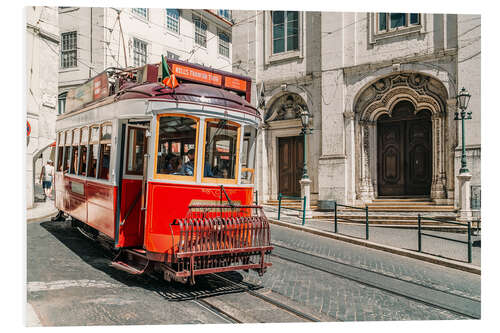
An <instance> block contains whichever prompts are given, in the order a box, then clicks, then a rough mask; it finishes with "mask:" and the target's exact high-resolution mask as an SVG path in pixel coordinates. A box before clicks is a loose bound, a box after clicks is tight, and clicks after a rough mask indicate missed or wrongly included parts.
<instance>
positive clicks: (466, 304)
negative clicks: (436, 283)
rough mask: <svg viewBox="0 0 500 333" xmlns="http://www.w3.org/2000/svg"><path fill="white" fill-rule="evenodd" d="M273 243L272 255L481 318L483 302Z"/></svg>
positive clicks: (457, 312)
mask: <svg viewBox="0 0 500 333" xmlns="http://www.w3.org/2000/svg"><path fill="white" fill-rule="evenodd" d="M272 245H273V246H274V249H273V252H272V254H271V255H272V256H275V257H278V258H281V259H283V260H286V261H290V262H294V263H296V264H300V265H303V266H306V267H309V268H313V269H316V270H320V271H323V272H326V273H330V274H333V275H336V276H339V277H342V278H346V279H349V280H352V281H355V282H358V283H360V284H363V285H366V286H370V287H372V288H376V289H379V290H383V291H384V292H388V293H391V294H395V295H398V296H401V297H404V298H408V299H411V300H414V301H418V302H421V303H425V304H427V305H430V306H433V307H436V308H440V309H444V310H447V311H451V312H454V313H456V314H459V315H462V316H465V317H469V318H473V319H480V318H481V302H480V301H477V300H474V299H471V298H468V297H464V296H459V295H455V294H451V293H448V292H445V291H441V290H437V289H434V288H431V287H427V286H423V285H421V284H417V283H414V282H410V281H406V280H403V279H400V278H397V277H392V276H389V275H386V274H383V273H379V272H374V271H371V270H368V269H363V268H359V267H355V266H352V265H349V264H346V263H342V262H338V261H335V260H332V259H329V258H325V257H322V256H318V255H314V254H311V253H307V252H302V251H299V250H295V249H291V248H288V247H285V246H282V245H277V244H272ZM311 262H314V264H310V263H311Z"/></svg>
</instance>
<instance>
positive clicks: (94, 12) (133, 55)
mask: <svg viewBox="0 0 500 333" xmlns="http://www.w3.org/2000/svg"><path fill="white" fill-rule="evenodd" d="M59 26H60V34H61V61H60V65H59V66H60V67H59V91H60V97H59V98H60V101H59V103H60V104H61V105H60V106H61V107H64V99H65V93H66V92H67V91H68V90H69V89H70V88H71V87H74V86H76V85H78V84H81V83H83V82H85V81H86V80H88V79H89V78H91V77H93V76H95V75H97V74H98V73H100V72H102V71H103V70H105V69H106V68H109V67H118V68H126V67H138V66H142V65H144V64H146V63H159V62H160V61H161V55H164V56H165V57H168V58H174V59H179V60H185V61H189V62H192V63H197V64H200V65H204V66H208V67H212V68H215V69H221V70H225V71H231V64H232V61H231V57H232V35H231V30H232V26H233V23H232V19H231V11H228V10H191V9H166V8H164V9H149V8H90V7H59Z"/></svg>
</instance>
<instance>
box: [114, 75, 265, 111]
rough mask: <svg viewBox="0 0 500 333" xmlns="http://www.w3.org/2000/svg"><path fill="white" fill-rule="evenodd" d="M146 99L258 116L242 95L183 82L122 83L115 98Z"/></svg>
mask: <svg viewBox="0 0 500 333" xmlns="http://www.w3.org/2000/svg"><path fill="white" fill-rule="evenodd" d="M126 99H148V100H166V101H178V102H188V103H196V104H208V105H215V106H221V107H225V108H231V109H233V110H239V111H241V112H244V113H247V114H251V115H253V116H255V117H258V118H260V112H259V111H258V110H257V109H256V108H254V107H253V106H252V105H251V104H250V103H248V102H247V101H246V100H245V99H243V98H242V97H240V96H238V95H236V94H235V93H233V92H230V91H227V90H223V89H220V88H216V87H212V86H208V85H203V84H196V83H183V84H181V85H179V86H178V87H176V88H175V89H172V88H169V87H165V86H164V85H162V84H160V83H143V84H130V85H124V86H123V87H122V90H121V91H120V92H119V93H118V94H117V97H116V100H126Z"/></svg>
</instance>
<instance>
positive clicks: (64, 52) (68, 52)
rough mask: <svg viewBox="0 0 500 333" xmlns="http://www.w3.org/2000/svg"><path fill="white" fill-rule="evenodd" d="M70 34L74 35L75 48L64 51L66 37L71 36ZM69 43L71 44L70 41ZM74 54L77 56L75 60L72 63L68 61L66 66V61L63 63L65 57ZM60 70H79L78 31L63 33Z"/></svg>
mask: <svg viewBox="0 0 500 333" xmlns="http://www.w3.org/2000/svg"><path fill="white" fill-rule="evenodd" d="M70 34H71V35H73V34H74V48H68V49H64V37H65V36H69V35H70ZM67 43H68V44H70V41H68V42H67ZM73 52H74V54H75V55H74V60H71V62H70V61H67V64H66V65H65V64H64V61H63V56H64V55H65V54H72V53H73ZM73 61H74V63H73ZM59 68H60V69H74V68H78V31H77V30H74V31H66V32H62V33H61V51H60V59H59Z"/></svg>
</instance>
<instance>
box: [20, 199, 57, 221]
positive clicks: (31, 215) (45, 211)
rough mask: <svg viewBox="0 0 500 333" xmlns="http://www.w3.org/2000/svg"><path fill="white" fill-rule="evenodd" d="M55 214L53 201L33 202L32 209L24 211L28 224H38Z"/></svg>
mask: <svg viewBox="0 0 500 333" xmlns="http://www.w3.org/2000/svg"><path fill="white" fill-rule="evenodd" d="M56 214H57V208H56V207H54V201H53V200H50V199H47V200H46V201H45V202H35V204H34V205H33V208H28V209H27V210H26V220H27V222H28V223H31V222H40V221H43V220H46V219H49V218H50V217H52V216H54V215H56Z"/></svg>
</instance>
